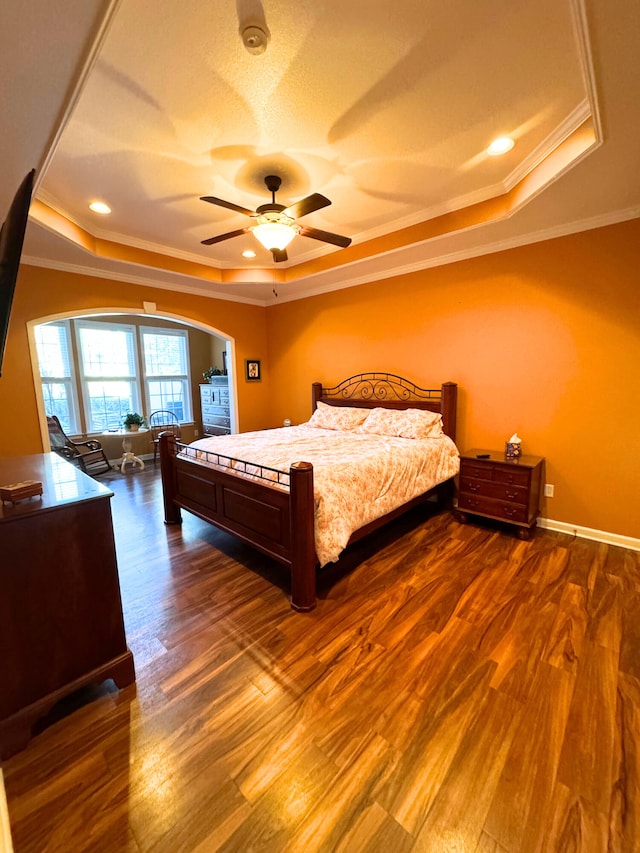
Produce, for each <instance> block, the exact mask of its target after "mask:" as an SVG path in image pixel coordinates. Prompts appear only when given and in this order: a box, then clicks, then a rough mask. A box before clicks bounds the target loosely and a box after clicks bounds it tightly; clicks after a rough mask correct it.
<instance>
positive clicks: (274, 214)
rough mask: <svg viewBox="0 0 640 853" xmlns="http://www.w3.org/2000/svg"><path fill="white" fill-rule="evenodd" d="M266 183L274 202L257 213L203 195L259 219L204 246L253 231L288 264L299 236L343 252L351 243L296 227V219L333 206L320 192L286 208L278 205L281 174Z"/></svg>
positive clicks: (270, 176) (275, 257) (209, 240)
mask: <svg viewBox="0 0 640 853" xmlns="http://www.w3.org/2000/svg"><path fill="white" fill-rule="evenodd" d="M264 182H265V184H266V185H267V189H268V190H269V192H270V193H271V201H270V202H268V203H267V204H261V205H260V207H258V208H257V210H256V211H255V213H254V212H253V211H252V210H248V209H247V208H246V207H241V206H240V205H239V204H234V203H233V202H232V201H225V200H224V199H221V198H215V196H212V195H205V196H201V200H202V201H208V202H209V203H210V204H217V205H219V206H220V207H226V208H228V209H229V210H235V211H237V212H238V213H244V214H245V215H246V216H250V217H251V218H252V219H253V220H255V225H249V226H247V227H246V228H239V229H238V230H237V231H228V232H227V233H226V234H220V235H218V236H217V237H209V239H208V240H203V241H202V243H203V245H205V246H211V245H213V244H214V243H220V242H222V241H223V240H229V239H231V237H239V236H240V235H241V234H247V233H248V232H249V231H250V232H251V233H252V234H253V236H254V237H255V238H256V239H257V240H259V242H260V243H262V245H263V246H264V247H265V249H268V250H269V251H270V252H271V254H272V255H273V259H274V261H286V260H287V246H288V245H289V243H290V242H291V241H292V240H293V238H294V237H295V236H296V235H297V234H299V235H300V236H301V237H311V239H312V240H321V241H322V242H323V243H332V244H333V245H334V246H340V247H341V248H343V249H345V248H346V247H347V246H349V245H350V244H351V238H350V237H341V236H340V234H332V233H331V232H330V231H320V230H318V229H317V228H308V227H307V226H305V225H296V223H295V220H296V219H300V218H301V217H302V216H306V215H307V214H308V213H313V212H314V211H316V210H320V209H321V208H323V207H327V205H329V204H331V202H330V201H329V199H328V198H326V197H325V196H323V195H320V193H313V194H312V195H308V196H306V198H303V199H300V201H296V202H294V203H293V204H291V205H289V207H285V205H284V204H277V203H276V193H277V192H278V190H279V189H280V184H281V183H282V179H281V178H280V177H278V175H267V177H266V178H265V179H264Z"/></svg>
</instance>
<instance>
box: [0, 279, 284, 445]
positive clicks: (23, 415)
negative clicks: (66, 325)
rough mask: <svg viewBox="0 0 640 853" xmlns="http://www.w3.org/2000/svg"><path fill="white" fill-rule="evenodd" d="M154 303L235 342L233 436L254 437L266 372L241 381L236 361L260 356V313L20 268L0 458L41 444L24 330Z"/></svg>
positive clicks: (1, 404)
mask: <svg viewBox="0 0 640 853" xmlns="http://www.w3.org/2000/svg"><path fill="white" fill-rule="evenodd" d="M143 301H147V302H155V303H156V305H157V310H158V313H159V315H163V314H172V315H177V316H179V317H184V318H188V319H191V320H193V321H195V322H201V323H205V324H207V325H208V326H213V327H215V328H217V329H220V330H222V331H224V332H225V333H226V334H227V335H228V336H231V337H233V338H235V341H236V365H237V371H238V383H237V388H238V410H239V427H240V429H241V430H249V429H262V428H263V427H266V426H270V425H271V424H270V423H269V421H268V392H269V372H268V370H267V369H266V363H264V364H263V370H262V381H261V382H253V383H248V382H245V380H244V359H245V358H260V359H265V360H266V356H267V341H266V309H265V308H261V307H257V306H252V305H244V304H241V303H236V302H225V301H220V300H215V299H206V298H205V297H202V296H192V295H190V294H185V293H174V292H172V291H169V290H160V289H155V288H151V287H141V286H139V285H133V284H128V283H126V282H118V281H110V280H108V279H103V278H94V277H90V276H84V275H74V274H71V273H66V272H58V271H55V270H45V269H41V268H39V267H30V266H21V267H20V274H19V277H18V282H17V286H16V292H15V298H14V302H13V309H12V313H11V323H10V325H9V335H8V338H7V347H6V351H5V357H4V363H3V366H2V377H0V412H1V413H2V417H0V455H2V456H18V455H22V454H25V453H40V452H41V451H42V441H41V436H40V428H39V423H38V415H37V408H36V396H35V389H34V383H33V374H32V369H31V361H30V356H29V348H28V342H27V327H26V323H27V321H29V320H34V319H39V318H42V317H48V316H51V315H53V314H56V313H62V312H68V311H73V312H77V313H78V314H80V313H82V312H83V311H87V310H89V309H95V308H105V307H118V308H126V309H131V310H135V311H137V310H141V309H142V303H143Z"/></svg>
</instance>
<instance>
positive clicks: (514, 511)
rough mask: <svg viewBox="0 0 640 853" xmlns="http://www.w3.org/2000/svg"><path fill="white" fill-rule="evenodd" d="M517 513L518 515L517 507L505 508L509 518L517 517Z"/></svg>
mask: <svg viewBox="0 0 640 853" xmlns="http://www.w3.org/2000/svg"><path fill="white" fill-rule="evenodd" d="M517 513H518V510H517V509H515V507H512V506H505V508H504V514H505V515H508V516H509V518H513V516H514V515H517Z"/></svg>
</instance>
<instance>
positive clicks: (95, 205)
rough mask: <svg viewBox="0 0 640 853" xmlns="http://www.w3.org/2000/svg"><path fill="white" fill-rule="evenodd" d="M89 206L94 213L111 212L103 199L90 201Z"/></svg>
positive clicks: (104, 213)
mask: <svg viewBox="0 0 640 853" xmlns="http://www.w3.org/2000/svg"><path fill="white" fill-rule="evenodd" d="M89 208H90V209H91V210H93V212H94V213H102V214H103V215H104V216H106V215H107V213H111V208H110V207H109V205H108V204H105V203H104V202H103V201H92V202H91V204H90V205H89Z"/></svg>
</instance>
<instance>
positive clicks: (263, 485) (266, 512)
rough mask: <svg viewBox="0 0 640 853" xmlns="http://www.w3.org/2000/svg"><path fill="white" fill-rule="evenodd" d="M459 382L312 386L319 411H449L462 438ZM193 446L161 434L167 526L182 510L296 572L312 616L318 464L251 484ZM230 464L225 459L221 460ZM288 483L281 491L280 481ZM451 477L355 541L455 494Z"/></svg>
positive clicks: (294, 590)
mask: <svg viewBox="0 0 640 853" xmlns="http://www.w3.org/2000/svg"><path fill="white" fill-rule="evenodd" d="M456 399H457V385H456V384H455V383H454V382H445V383H444V384H443V385H442V386H441V387H440V388H438V389H426V388H420V387H418V386H417V385H414V384H413V383H412V382H409V381H408V380H406V379H403V378H402V377H400V376H396V375H394V374H391V373H360V374H358V375H356V376H351V377H350V378H349V379H345V380H344V381H343V382H341V383H340V384H339V385H336V386H334V387H331V388H325V387H323V386H322V384H321V383H320V382H315V383H314V384H313V386H312V402H313V410H314V411H315V409H316V407H317V403H318V402H323V403H326V404H328V405H330V406H360V407H364V408H374V407H384V408H392V409H406V408H417V409H427V410H429V411H432V412H440V413H441V414H442V423H443V428H444V431H445V433H446V434H447V435H448V436H449V437H450V438H451V439H453V440H454V441H455V430H456ZM187 447H188V445H184V444H180V443H179V442H178V441H176V438H175V436H174V435H171V434H170V433H163V434H162V435H161V436H160V468H161V476H162V488H163V495H164V512H165V523H166V524H180V523H181V521H182V517H181V509H186V510H189V512H191V513H193V514H194V515H197V516H198V517H199V518H202V519H204V520H205V521H209V522H211V524H214V525H215V526H216V527H218V528H220V529H221V530H224V531H226V532H227V533H231V534H233V535H234V536H236V537H237V538H238V539H241V540H243V541H244V542H247V543H249V544H250V545H252V546H253V547H254V548H257V549H258V550H259V551H262V552H263V553H264V554H267V555H268V556H269V557H271V558H272V559H274V560H277V561H278V562H279V563H282V564H283V565H285V566H288V567H289V569H290V571H291V606H292V607H293V609H294V610H297V611H300V612H306V611H309V610H313V608H314V607H315V605H316V566H317V559H316V553H315V545H314V500H313V466H312V465H311V464H310V463H309V462H304V461H300V462H295V463H294V464H293V465H292V466H291V468H290V470H289V471H286V472H285V471H282V472H277V473H276V474H274V470H273V469H267V468H263V469H261V473H263V474H264V475H265V477H264V480H263V481H262V482H260V480H259V479H258V480H254V479H251V480H249V479H246V478H244V477H239V476H237V475H235V474H233V473H229V472H227V471H224V470H220V469H219V468H211V467H208V466H206V465H203V464H201V463H198V462H197V461H195V460H192V459H185V458H182V457H181V456H179V455H178V454H180V453H181V452H184V451H185V448H187ZM218 460H219V461H220V462H221V464H224V463H225V461H226V460H227V458H226V457H218V456H216V458H215V459H214V461H218ZM274 476H277V480H278V482H279V483H280V485H281V486H287V487H288V488H285V489H283V488H274V487H273V478H274ZM451 484H452V480H447V481H446V483H442V484H440V485H439V486H436V488H435V489H432V490H431V491H429V492H426V493H425V494H424V495H420V496H419V497H417V498H414V499H413V500H412V501H410V502H409V503H407V504H404V505H403V506H402V507H399V508H398V509H396V510H394V511H393V512H391V513H389V514H388V515H385V516H383V517H382V518H379V519H376V521H374V522H371V523H370V524H367V525H366V526H365V527H362V528H360V529H359V530H357V531H356V532H355V533H354V534H353V535H352V536H351V539H350V540H349V544H351V543H352V542H355V541H357V540H358V539H361V538H362V537H363V536H366V535H367V534H368V533H371V532H372V531H373V530H376V529H377V528H379V527H381V526H382V525H384V524H387V523H388V522H389V521H391V520H392V519H393V518H396V517H397V516H399V515H400V514H402V513H404V512H407V511H408V510H409V509H411V508H413V507H414V506H417V505H418V504H420V503H422V502H423V501H425V500H426V499H428V498H429V497H431V495H433V494H434V493H435V494H437V495H438V497H439V499H440V500H441V502H444V500H450V498H451V496H452V489H451Z"/></svg>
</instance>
